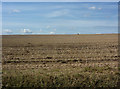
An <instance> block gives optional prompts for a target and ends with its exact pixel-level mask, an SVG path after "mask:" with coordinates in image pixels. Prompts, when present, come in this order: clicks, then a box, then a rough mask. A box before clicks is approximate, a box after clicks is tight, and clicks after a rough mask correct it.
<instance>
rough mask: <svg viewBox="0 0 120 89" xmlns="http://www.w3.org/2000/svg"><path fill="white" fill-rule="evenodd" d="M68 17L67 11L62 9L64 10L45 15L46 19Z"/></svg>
mask: <svg viewBox="0 0 120 89" xmlns="http://www.w3.org/2000/svg"><path fill="white" fill-rule="evenodd" d="M65 15H69V10H67V9H64V10H59V11H54V12H52V13H50V14H47V15H46V16H47V17H59V16H65Z"/></svg>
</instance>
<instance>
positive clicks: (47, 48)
mask: <svg viewBox="0 0 120 89" xmlns="http://www.w3.org/2000/svg"><path fill="white" fill-rule="evenodd" d="M2 56H3V57H2V58H3V60H2V62H3V65H2V66H3V87H92V88H96V87H116V86H117V83H118V78H119V74H120V73H119V71H118V59H119V55H118V35H117V34H99V35H98V34H97V35H22V36H16V35H12V36H3V54H2Z"/></svg>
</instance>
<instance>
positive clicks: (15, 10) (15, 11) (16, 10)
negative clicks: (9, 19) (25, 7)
mask: <svg viewBox="0 0 120 89" xmlns="http://www.w3.org/2000/svg"><path fill="white" fill-rule="evenodd" d="M12 12H14V13H19V12H20V10H18V9H14V10H13V11H12Z"/></svg>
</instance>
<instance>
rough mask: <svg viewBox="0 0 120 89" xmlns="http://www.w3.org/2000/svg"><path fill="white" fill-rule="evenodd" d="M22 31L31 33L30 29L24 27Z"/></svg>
mask: <svg viewBox="0 0 120 89" xmlns="http://www.w3.org/2000/svg"><path fill="white" fill-rule="evenodd" d="M23 32H24V33H32V31H31V30H30V29H24V30H23Z"/></svg>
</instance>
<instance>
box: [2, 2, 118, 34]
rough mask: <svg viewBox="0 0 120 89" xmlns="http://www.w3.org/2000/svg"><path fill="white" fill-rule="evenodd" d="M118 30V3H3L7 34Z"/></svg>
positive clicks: (96, 32) (109, 31) (4, 23)
mask: <svg viewBox="0 0 120 89" xmlns="http://www.w3.org/2000/svg"><path fill="white" fill-rule="evenodd" d="M71 1H72V0H71ZM117 32H118V3H117V2H3V3H2V34H3V35H10V34H77V33H79V34H102V33H117Z"/></svg>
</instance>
